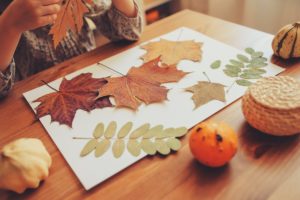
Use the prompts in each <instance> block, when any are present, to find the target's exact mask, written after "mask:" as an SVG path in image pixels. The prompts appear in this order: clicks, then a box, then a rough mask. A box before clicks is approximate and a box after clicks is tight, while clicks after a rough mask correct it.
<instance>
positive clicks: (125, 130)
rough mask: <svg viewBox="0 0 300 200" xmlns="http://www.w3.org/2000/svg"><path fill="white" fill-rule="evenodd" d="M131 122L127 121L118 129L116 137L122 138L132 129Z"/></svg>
mask: <svg viewBox="0 0 300 200" xmlns="http://www.w3.org/2000/svg"><path fill="white" fill-rule="evenodd" d="M132 125H133V124H132V122H127V123H126V124H125V125H124V126H123V127H122V128H121V129H120V131H119V133H118V138H124V137H126V136H127V135H128V133H129V132H130V131H131V129H132Z"/></svg>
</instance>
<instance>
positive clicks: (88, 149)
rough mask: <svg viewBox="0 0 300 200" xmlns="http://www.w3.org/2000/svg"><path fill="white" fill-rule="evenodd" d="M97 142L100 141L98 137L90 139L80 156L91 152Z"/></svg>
mask: <svg viewBox="0 0 300 200" xmlns="http://www.w3.org/2000/svg"><path fill="white" fill-rule="evenodd" d="M97 144H98V141H97V140H96V139H91V140H90V141H88V143H86V145H85V146H84V147H83V149H82V151H81V153H80V156H81V157H84V156H86V155H88V154H89V153H91V152H92V151H93V150H94V149H95V148H96V146H97Z"/></svg>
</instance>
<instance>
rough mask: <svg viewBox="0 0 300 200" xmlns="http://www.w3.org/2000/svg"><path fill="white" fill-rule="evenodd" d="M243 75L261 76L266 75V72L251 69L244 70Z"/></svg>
mask: <svg viewBox="0 0 300 200" xmlns="http://www.w3.org/2000/svg"><path fill="white" fill-rule="evenodd" d="M243 73H245V74H254V75H260V74H264V73H266V70H264V69H259V68H251V69H246V70H244V71H243Z"/></svg>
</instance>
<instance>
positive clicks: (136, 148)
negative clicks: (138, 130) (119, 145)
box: [127, 139, 141, 157]
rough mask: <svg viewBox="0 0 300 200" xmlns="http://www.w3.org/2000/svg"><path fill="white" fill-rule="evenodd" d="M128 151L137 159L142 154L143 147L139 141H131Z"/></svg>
mask: <svg viewBox="0 0 300 200" xmlns="http://www.w3.org/2000/svg"><path fill="white" fill-rule="evenodd" d="M127 150H128V151H129V153H131V155H133V156H135V157H137V156H139V155H140V154H141V145H140V144H139V143H138V141H137V140H132V139H130V140H129V141H128V144H127Z"/></svg>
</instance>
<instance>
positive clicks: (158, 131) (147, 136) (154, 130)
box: [143, 125, 164, 139]
mask: <svg viewBox="0 0 300 200" xmlns="http://www.w3.org/2000/svg"><path fill="white" fill-rule="evenodd" d="M163 128H164V127H163V125H157V126H154V127H153V128H151V129H149V130H148V131H147V133H145V135H144V136H143V138H145V139H150V138H152V137H155V136H157V135H161V134H162V132H163Z"/></svg>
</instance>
